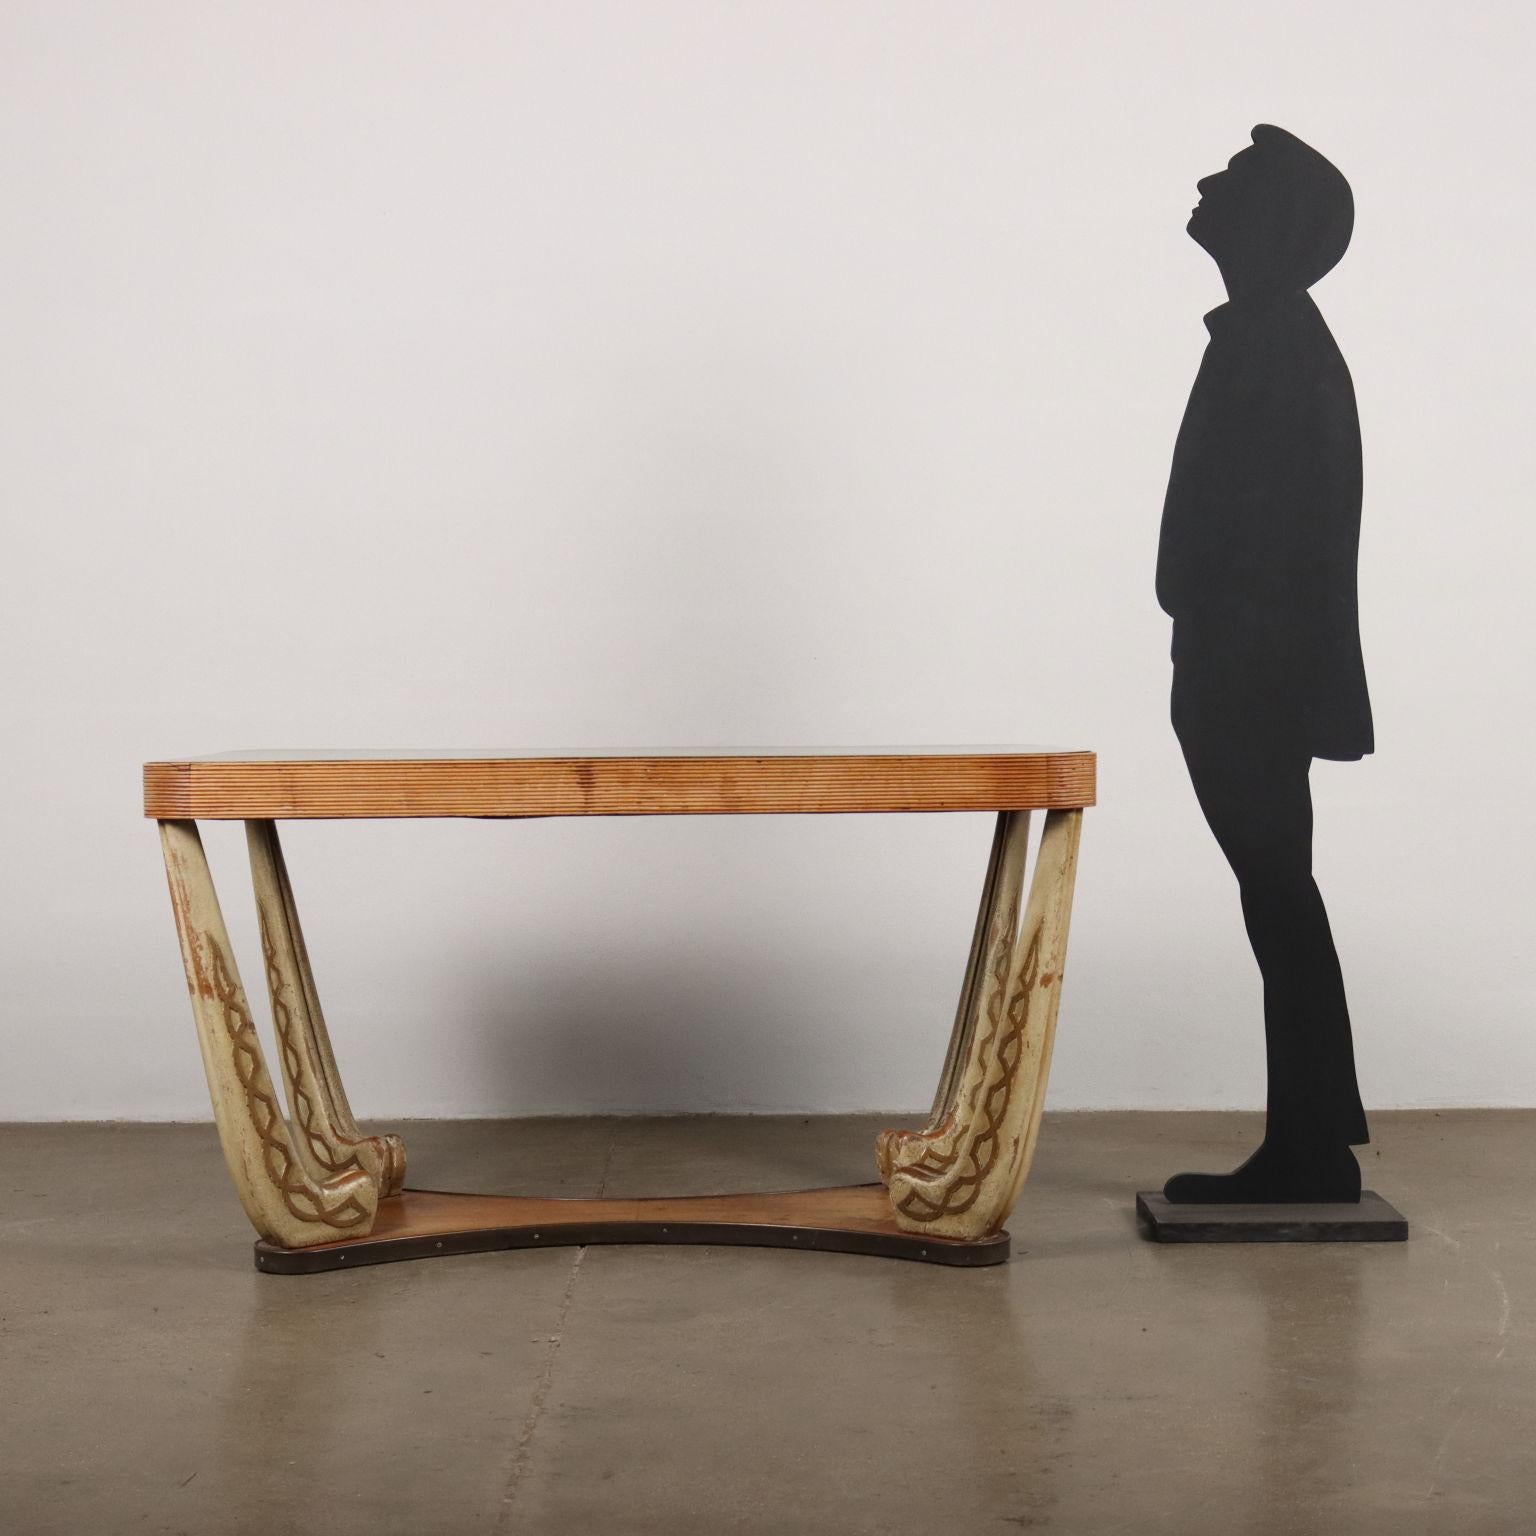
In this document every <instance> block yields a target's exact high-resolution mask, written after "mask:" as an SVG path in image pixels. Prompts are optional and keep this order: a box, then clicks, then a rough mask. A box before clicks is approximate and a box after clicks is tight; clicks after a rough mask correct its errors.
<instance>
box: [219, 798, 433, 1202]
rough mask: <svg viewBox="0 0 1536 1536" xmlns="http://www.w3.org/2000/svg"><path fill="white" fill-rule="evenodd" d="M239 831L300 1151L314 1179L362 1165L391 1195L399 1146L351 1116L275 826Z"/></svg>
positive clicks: (397, 1177) (399, 1176) (398, 1171)
mask: <svg viewBox="0 0 1536 1536" xmlns="http://www.w3.org/2000/svg"><path fill="white" fill-rule="evenodd" d="M245 836H246V843H247V845H248V847H249V849H250V855H251V884H252V886H253V887H254V888H255V892H256V915H257V918H258V920H259V922H260V924H261V949H262V957H263V959H264V960H265V962H266V972H267V995H268V997H269V998H270V999H271V1002H272V1023H273V1027H274V1029H275V1031H276V1034H277V1041H278V1057H279V1060H280V1061H281V1063H282V1069H283V1086H284V1088H285V1089H286V1090H287V1093H288V1108H289V1112H290V1115H291V1118H292V1120H293V1126H294V1133H295V1134H294V1140H295V1143H296V1145H297V1148H298V1153H299V1156H300V1158H302V1159H303V1161H304V1165H305V1167H306V1168H307V1169H308V1171H309V1175H310V1177H311V1178H313V1179H316V1180H322V1179H328V1178H334V1177H335V1176H336V1175H337V1174H340V1173H345V1172H347V1171H348V1170H349V1169H352V1168H362V1169H363V1170H364V1171H365V1172H366V1173H368V1174H369V1175H370V1176H371V1177H372V1178H373V1179H374V1181H375V1182H376V1183H377V1184H378V1185H379V1193H380V1194H381V1195H393V1194H398V1193H399V1190H400V1186H401V1185H402V1184H403V1183H404V1181H405V1143H404V1142H402V1141H401V1140H400V1138H399V1137H398V1136H364V1135H363V1134H362V1132H361V1131H360V1130H358V1127H357V1121H356V1120H354V1119H353V1118H352V1110H351V1106H350V1105H349V1104H348V1103H347V1093H346V1089H345V1088H344V1087H343V1085H342V1081H341V1072H340V1070H339V1069H338V1067H337V1065H336V1055H335V1052H334V1051H333V1050H332V1048H331V1037H330V1033H329V1031H328V1030H327V1029H326V1027H325V1015H324V1014H323V1013H322V1012H321V1011H320V997H319V994H318V993H317V991H316V990H315V978H314V972H313V971H312V970H311V969H310V964H309V951H308V949H307V948H306V946H305V943H304V931H303V929H302V928H300V926H299V909H298V906H297V904H296V903H295V901H294V898H293V886H292V884H291V883H290V882H289V879H288V865H287V862H286V860H285V859H284V858H283V849H282V844H281V843H280V842H279V841H278V836H277V824H276V822H271V821H248V822H246V824H245Z"/></svg>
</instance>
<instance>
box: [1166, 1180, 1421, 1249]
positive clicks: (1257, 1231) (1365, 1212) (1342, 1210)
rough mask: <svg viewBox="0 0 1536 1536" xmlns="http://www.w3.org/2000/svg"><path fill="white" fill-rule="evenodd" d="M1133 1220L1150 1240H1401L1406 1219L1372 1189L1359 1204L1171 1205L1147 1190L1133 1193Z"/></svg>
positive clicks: (1375, 1241)
mask: <svg viewBox="0 0 1536 1536" xmlns="http://www.w3.org/2000/svg"><path fill="white" fill-rule="evenodd" d="M1136 1220H1137V1223H1138V1225H1139V1226H1140V1227H1141V1230H1142V1234H1143V1235H1144V1236H1145V1237H1148V1238H1150V1239H1151V1240H1152V1241H1153V1242H1154V1243H1405V1242H1407V1241H1408V1218H1407V1217H1406V1216H1404V1215H1403V1213H1402V1212H1401V1211H1399V1210H1398V1209H1397V1208H1396V1206H1393V1205H1389V1204H1388V1203H1387V1202H1386V1201H1385V1200H1383V1199H1382V1198H1381V1196H1380V1195H1378V1194H1377V1193H1376V1191H1375V1190H1373V1189H1366V1190H1362V1191H1361V1193H1360V1203H1359V1204H1358V1205H1356V1204H1355V1203H1354V1201H1352V1200H1351V1201H1327V1202H1324V1201H1316V1202H1312V1203H1309V1204H1306V1205H1281V1204H1278V1203H1277V1204H1274V1205H1175V1204H1173V1202H1172V1201H1170V1200H1165V1199H1164V1198H1163V1196H1162V1195H1161V1194H1159V1193H1156V1192H1154V1191H1152V1190H1143V1191H1142V1192H1141V1193H1140V1194H1138V1195H1137V1196H1136Z"/></svg>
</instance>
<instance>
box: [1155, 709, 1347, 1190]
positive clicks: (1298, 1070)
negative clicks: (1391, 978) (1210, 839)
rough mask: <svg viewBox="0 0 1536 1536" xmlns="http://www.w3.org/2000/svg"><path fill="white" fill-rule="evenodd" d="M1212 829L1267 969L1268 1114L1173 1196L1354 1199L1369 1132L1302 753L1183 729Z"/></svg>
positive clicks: (1177, 1183)
mask: <svg viewBox="0 0 1536 1536" xmlns="http://www.w3.org/2000/svg"><path fill="white" fill-rule="evenodd" d="M1180 741H1181V744H1182V745H1183V747H1184V751H1185V758H1186V761H1187V762H1188V764H1189V769H1190V777H1191V779H1192V781H1193V783H1194V786H1195V791H1196V794H1197V796H1198V797H1199V800H1200V806H1201V809H1202V810H1203V811H1204V813H1205V816H1206V819H1207V821H1208V822H1209V823H1210V826H1211V830H1212V832H1213V833H1214V834H1215V836H1216V839H1217V841H1218V843H1219V844H1220V845H1221V849H1222V852H1223V853H1224V854H1225V855H1226V857H1227V860H1228V862H1229V863H1230V864H1231V866H1232V870H1233V873H1234V874H1235V875H1236V876H1237V878H1238V884H1239V889H1240V891H1241V896H1242V904H1243V919H1244V923H1245V926H1246V928H1247V930H1248V937H1249V941H1250V943H1251V944H1252V946H1253V952H1254V958H1255V959H1256V960H1257V961H1258V964H1259V969H1260V972H1261V974H1262V976H1263V978H1264V1026H1265V1056H1266V1062H1267V1065H1268V1073H1269V1096H1268V1117H1267V1124H1266V1128H1265V1137H1264V1142H1263V1144H1262V1146H1260V1148H1259V1150H1258V1151H1257V1152H1256V1153H1254V1155H1253V1156H1252V1157H1251V1158H1249V1159H1248V1161H1247V1162H1245V1163H1244V1164H1243V1165H1242V1167H1241V1168H1239V1169H1237V1170H1236V1171H1235V1172H1234V1173H1231V1174H1220V1175H1215V1174H1180V1175H1178V1176H1177V1177H1175V1178H1173V1179H1171V1180H1169V1182H1168V1184H1167V1185H1166V1186H1165V1189H1164V1193H1165V1195H1166V1196H1167V1198H1168V1199H1169V1200H1172V1201H1176V1202H1179V1203H1215V1202H1221V1203H1226V1202H1232V1203H1250V1202H1275V1201H1285V1202H1291V1201H1315V1200H1323V1201H1351V1200H1358V1199H1359V1196H1360V1170H1359V1165H1358V1164H1357V1163H1356V1161H1355V1158H1354V1154H1353V1153H1352V1152H1351V1151H1350V1150H1349V1148H1350V1144H1351V1143H1352V1142H1358V1141H1363V1140H1365V1139H1366V1130H1365V1116H1364V1112H1363V1111H1362V1109H1361V1108H1360V1099H1359V1090H1358V1087H1357V1086H1356V1082H1355V1071H1354V1054H1353V1048H1352V1045H1351V1042H1350V1031H1349V1011H1348V1007H1347V1005H1346V1003H1345V999H1344V984H1343V977H1342V974H1341V972H1340V969H1339V961H1338V955H1337V952H1336V951H1335V949H1334V945H1333V936H1332V933H1331V931H1330V929H1329V926H1328V915H1327V912H1326V910H1325V908H1324V906H1323V900H1322V895H1321V893H1320V892H1319V891H1318V888H1317V885H1316V882H1315V881H1314V880H1313V878H1312V800H1311V790H1310V785H1309V782H1308V769H1309V768H1310V766H1311V765H1310V760H1309V759H1308V758H1305V757H1298V756H1296V755H1295V754H1293V753H1286V752H1283V751H1277V750H1275V749H1274V748H1273V747H1270V746H1268V745H1267V744H1264V743H1262V742H1255V741H1254V740H1253V739H1251V738H1246V739H1245V738H1242V737H1240V736H1237V735H1236V734H1233V733H1221V732H1198V733H1197V732H1194V731H1191V730H1190V729H1189V728H1188V727H1187V726H1186V727H1185V729H1183V730H1182V731H1181V733H1180Z"/></svg>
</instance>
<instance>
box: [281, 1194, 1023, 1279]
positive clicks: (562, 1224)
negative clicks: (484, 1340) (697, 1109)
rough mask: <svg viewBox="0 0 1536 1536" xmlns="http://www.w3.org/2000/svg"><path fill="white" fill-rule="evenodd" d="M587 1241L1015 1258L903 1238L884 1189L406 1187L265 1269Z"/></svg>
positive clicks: (984, 1246)
mask: <svg viewBox="0 0 1536 1536" xmlns="http://www.w3.org/2000/svg"><path fill="white" fill-rule="evenodd" d="M586 1243H720V1244H728V1245H734V1246H738V1247H743V1246H744V1247H757V1248H809V1249H813V1250H815V1251H817V1252H820V1253H861V1254H873V1255H876V1256H879V1257H883V1258H889V1259H915V1260H917V1261H918V1262H920V1263H926V1264H951V1265H958V1266H960V1267H962V1268H971V1269H974V1268H977V1267H979V1266H982V1265H987V1264H1002V1263H1004V1262H1006V1260H1007V1258H1008V1251H1009V1239H1008V1234H1007V1233H1006V1232H998V1233H995V1234H993V1235H992V1236H990V1237H985V1238H982V1239H980V1240H979V1241H976V1242H969V1241H960V1240H957V1239H954V1238H945V1237H929V1236H925V1235H922V1234H914V1233H911V1232H904V1231H902V1230H901V1228H900V1227H898V1226H897V1225H896V1220H895V1217H894V1215H893V1213H892V1211H891V1204H890V1200H889V1199H888V1198H887V1196H886V1192H885V1189H884V1188H883V1186H881V1185H879V1184H855V1185H851V1186H849V1187H847V1188H843V1189H807V1190H795V1191H792V1192H787V1193H782V1194H767V1195H686V1196H681V1197H678V1198H674V1199H652V1200H552V1199H546V1198H540V1197H533V1196H526V1195H459V1194H448V1193H444V1192H442V1191H438V1190H426V1189H407V1190H404V1191H402V1192H401V1193H400V1194H399V1195H394V1196H389V1197H387V1198H385V1199H383V1200H380V1201H379V1209H378V1216H377V1218H376V1219H375V1221H374V1224H373V1229H372V1231H371V1232H370V1233H369V1234H368V1236H366V1237H359V1238H352V1239H346V1240H343V1241H340V1242H332V1243H318V1244H315V1245H313V1246H311V1247H306V1248H281V1247H279V1246H277V1245H276V1244H275V1243H269V1242H266V1241H262V1242H258V1243H257V1244H256V1267H257V1269H259V1270H262V1271H263V1272H265V1273H267V1274H273V1275H312V1274H315V1273H317V1272H318V1271H320V1270H326V1269H354V1268H356V1267H357V1266H358V1265H359V1264H391V1263H395V1262H396V1261H398V1260H401V1259H430V1258H437V1257H441V1256H444V1255H447V1254H451V1253H487V1252H492V1251H495V1250H499V1249H503V1248H561V1247H575V1246H578V1245H581V1244H586Z"/></svg>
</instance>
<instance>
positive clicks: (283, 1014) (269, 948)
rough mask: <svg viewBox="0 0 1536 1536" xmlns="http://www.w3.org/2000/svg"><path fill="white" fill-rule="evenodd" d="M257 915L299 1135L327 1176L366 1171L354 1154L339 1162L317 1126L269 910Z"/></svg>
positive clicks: (260, 908)
mask: <svg viewBox="0 0 1536 1536" xmlns="http://www.w3.org/2000/svg"><path fill="white" fill-rule="evenodd" d="M256 915H257V917H258V919H259V920H260V923H261V954H262V959H263V960H264V961H265V962H266V966H267V996H268V997H269V998H270V999H271V1001H272V1024H273V1027H274V1028H275V1029H276V1031H277V1045H278V1049H279V1050H280V1051H281V1052H282V1053H283V1076H284V1078H285V1079H286V1081H287V1083H288V1089H289V1092H290V1093H291V1094H292V1095H293V1118H294V1120H295V1122H296V1123H297V1125H298V1130H299V1134H300V1135H301V1136H303V1138H304V1144H305V1146H307V1147H308V1148H309V1151H310V1155H311V1156H312V1157H313V1158H314V1160H315V1163H316V1165H317V1166H318V1167H320V1168H323V1169H324V1170H325V1171H326V1173H328V1174H333V1175H334V1174H338V1173H351V1172H352V1170H353V1169H354V1168H355V1169H357V1170H359V1171H360V1172H366V1170H365V1169H364V1168H363V1165H362V1164H361V1163H360V1162H359V1161H358V1159H357V1154H356V1153H355V1152H354V1153H352V1154H351V1155H350V1156H348V1157H347V1158H346V1159H345V1160H344V1161H341V1162H338V1161H337V1159H336V1158H335V1157H334V1156H333V1155H332V1153H331V1147H330V1143H329V1142H328V1141H327V1140H326V1138H325V1136H324V1135H323V1134H322V1132H321V1131H320V1128H319V1127H318V1126H317V1125H316V1124H315V1104H314V1100H313V1099H311V1098H310V1096H309V1095H308V1094H307V1093H306V1092H305V1091H304V1088H303V1081H304V1079H303V1071H302V1069H303V1059H302V1057H301V1056H300V1055H299V1048H298V1045H297V1044H296V1043H295V1041H294V1038H293V1010H292V1009H291V1008H289V1006H288V1004H287V1002H286V1001H285V1000H284V997H283V994H284V992H285V991H286V988H285V987H284V985H283V973H282V972H281V970H279V969H278V964H277V944H276V942H275V941H274V940H273V938H272V933H271V930H270V929H269V927H268V925H267V912H266V908H265V907H263V906H258V908H257V914H256Z"/></svg>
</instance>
